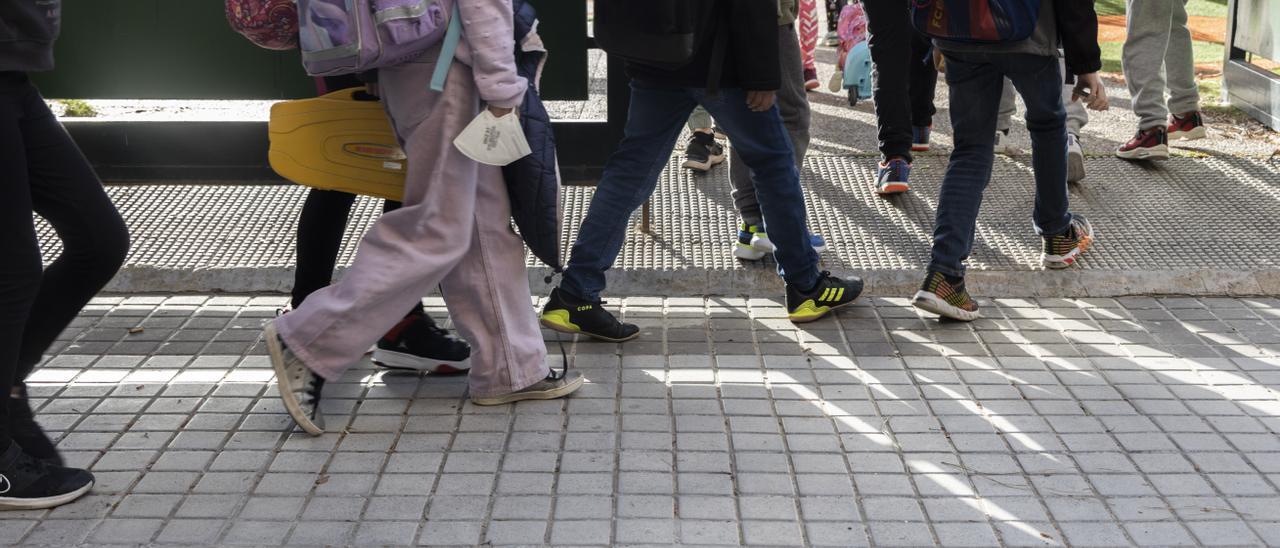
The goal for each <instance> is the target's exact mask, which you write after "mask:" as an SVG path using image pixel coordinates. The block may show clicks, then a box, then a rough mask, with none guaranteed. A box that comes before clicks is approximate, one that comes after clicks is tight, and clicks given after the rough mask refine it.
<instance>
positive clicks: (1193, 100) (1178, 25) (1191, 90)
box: [1164, 0, 1200, 114]
mask: <svg viewBox="0 0 1280 548" xmlns="http://www.w3.org/2000/svg"><path fill="white" fill-rule="evenodd" d="M1186 2H1187V0H1181V1H1179V0H1170V2H1169V3H1170V4H1171V6H1170V7H1171V8H1172V10H1173V23H1172V25H1171V26H1170V29H1169V49H1168V52H1167V53H1165V57H1164V66H1165V73H1166V75H1167V76H1168V79H1169V111H1170V112H1173V113H1174V114H1186V113H1188V112H1192V111H1196V110H1200V90H1199V89H1197V87H1196V74H1195V54H1194V53H1193V52H1192V50H1191V47H1192V45H1191V30H1190V29H1188V28H1187V3H1186Z"/></svg>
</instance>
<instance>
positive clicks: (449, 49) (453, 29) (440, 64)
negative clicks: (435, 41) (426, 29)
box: [431, 0, 462, 91]
mask: <svg viewBox="0 0 1280 548" xmlns="http://www.w3.org/2000/svg"><path fill="white" fill-rule="evenodd" d="M459 1H461V0H453V12H452V13H450V14H449V29H448V30H446V31H445V32H444V42H443V43H441V45H440V58H439V59H436V71H435V73H434V74H432V75H431V89H432V90H435V91H444V81H445V80H446V79H448V77H449V67H450V66H451V65H453V54H454V52H456V51H458V39H459V38H461V37H462V13H461V12H460V11H459V10H458V2H459Z"/></svg>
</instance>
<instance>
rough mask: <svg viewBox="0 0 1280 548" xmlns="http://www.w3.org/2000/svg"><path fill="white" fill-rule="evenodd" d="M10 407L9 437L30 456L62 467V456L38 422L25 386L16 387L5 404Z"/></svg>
mask: <svg viewBox="0 0 1280 548" xmlns="http://www.w3.org/2000/svg"><path fill="white" fill-rule="evenodd" d="M5 403H6V404H8V406H9V428H8V431H9V436H10V437H12V438H13V441H14V442H15V443H17V444H18V446H20V447H22V450H23V451H24V452H26V453H27V454H28V455H31V456H32V457H35V458H37V459H40V460H42V461H44V462H46V463H48V464H52V465H54V466H62V465H63V462H62V455H59V454H58V448H57V447H56V446H55V445H54V443H53V440H51V439H49V435H48V434H45V432H44V429H43V428H40V423H37V422H36V418H35V413H34V412H32V410H31V402H30V401H29V400H28V399H27V388H26V386H23V385H18V386H16V387H14V391H13V395H12V396H10V397H9V399H8V401H6V402H5Z"/></svg>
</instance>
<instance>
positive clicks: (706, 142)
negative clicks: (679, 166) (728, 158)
mask: <svg viewBox="0 0 1280 548" xmlns="http://www.w3.org/2000/svg"><path fill="white" fill-rule="evenodd" d="M684 158H685V160H684V167H687V168H689V169H692V170H695V171H702V172H706V171H711V168H712V167H715V165H716V164H719V163H721V162H723V161H724V147H723V146H720V143H717V142H716V137H715V135H714V134H712V133H702V132H700V131H695V132H693V137H692V138H690V139H689V146H687V147H685V149H684Z"/></svg>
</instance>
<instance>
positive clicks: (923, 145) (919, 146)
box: [911, 126, 933, 152]
mask: <svg viewBox="0 0 1280 548" xmlns="http://www.w3.org/2000/svg"><path fill="white" fill-rule="evenodd" d="M932 132H933V126H914V127H912V128H911V152H927V151H928V150H929V134H930V133H932Z"/></svg>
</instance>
